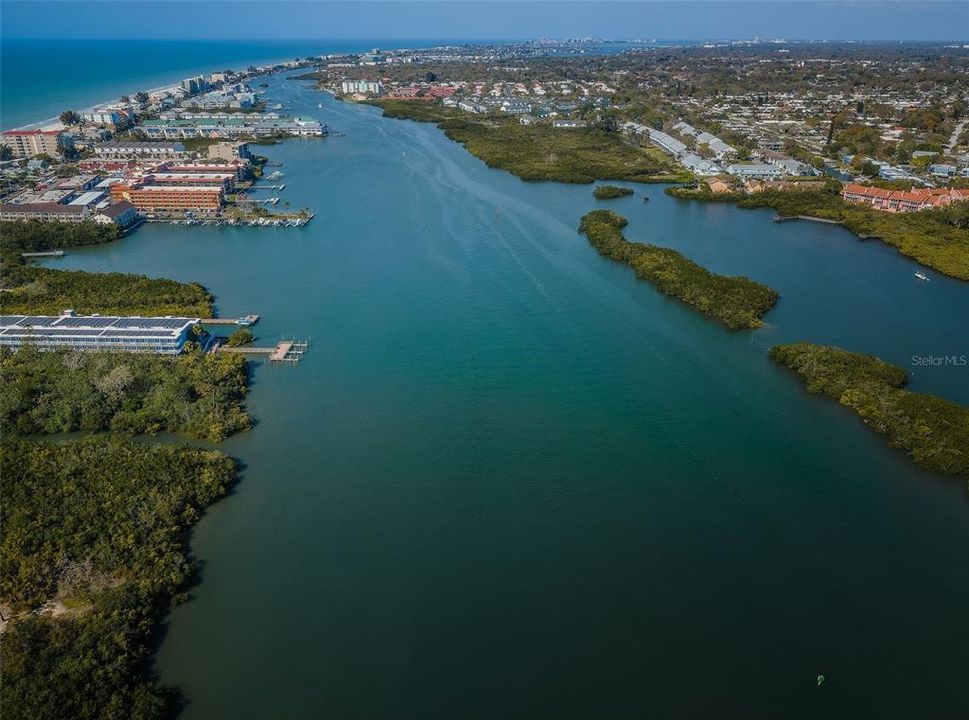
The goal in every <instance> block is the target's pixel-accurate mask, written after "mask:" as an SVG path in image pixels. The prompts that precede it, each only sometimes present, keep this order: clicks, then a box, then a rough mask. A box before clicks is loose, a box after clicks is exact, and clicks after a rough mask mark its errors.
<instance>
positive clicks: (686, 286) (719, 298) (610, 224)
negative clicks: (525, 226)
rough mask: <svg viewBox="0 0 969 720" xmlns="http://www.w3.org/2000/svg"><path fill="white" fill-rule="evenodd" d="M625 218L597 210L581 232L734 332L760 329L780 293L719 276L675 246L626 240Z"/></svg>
mask: <svg viewBox="0 0 969 720" xmlns="http://www.w3.org/2000/svg"><path fill="white" fill-rule="evenodd" d="M626 224H627V221H626V218H624V217H622V216H621V215H617V214H616V213H614V212H613V211H612V210H593V211H592V212H590V213H587V214H586V215H585V216H583V218H582V221H581V223H580V225H579V231H580V232H582V233H583V234H585V236H586V237H587V238H588V239H589V242H590V243H591V244H592V246H593V247H595V249H596V250H597V251H598V252H599V254H600V255H605V256H606V257H608V258H611V259H613V260H617V261H619V262H624V263H626V264H628V265H630V266H632V268H633V269H634V270H635V271H636V276H637V277H640V278H643V279H644V280H649V281H650V282H651V283H652V284H653V285H655V286H656V288H657V289H658V290H659V291H660V292H662V293H664V294H665V295H669V296H671V297H675V298H677V299H679V300H682V301H683V302H685V303H687V304H688V305H691V306H693V307H694V308H696V309H697V310H699V311H700V312H702V313H703V314H704V315H707V316H709V317H712V318H714V319H716V320H719V321H720V322H721V323H723V324H724V325H726V326H727V327H728V328H730V329H731V330H745V329H752V328H758V327H761V326H762V325H763V321H762V320H761V317H762V316H763V315H764V314H765V313H766V312H767V311H768V310H770V309H771V308H772V307H774V305H775V304H776V303H777V299H778V294H777V292H776V291H774V290H772V289H771V288H769V287H767V286H766V285H762V284H761V283H758V282H755V281H753V280H750V279H748V278H745V277H730V276H725V275H717V274H716V273H712V272H710V271H709V270H707V269H706V268H703V267H701V266H700V265H697V264H696V263H695V262H693V261H691V260H689V259H687V258H686V257H684V256H683V255H682V254H680V253H678V252H677V251H676V250H673V249H671V248H664V247H659V246H657V245H649V244H645V243H634V242H630V241H629V240H627V239H626V238H625V237H624V236H623V233H622V228H624V227H625V226H626Z"/></svg>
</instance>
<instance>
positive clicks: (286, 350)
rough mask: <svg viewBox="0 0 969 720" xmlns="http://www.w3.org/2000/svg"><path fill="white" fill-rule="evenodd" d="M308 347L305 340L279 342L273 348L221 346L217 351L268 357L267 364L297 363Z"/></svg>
mask: <svg viewBox="0 0 969 720" xmlns="http://www.w3.org/2000/svg"><path fill="white" fill-rule="evenodd" d="M309 345H310V344H309V342H308V341H305V340H280V341H279V342H278V343H276V345H275V347H247V346H245V345H243V346H242V347H227V346H225V345H223V346H222V347H220V348H219V350H220V351H221V352H229V353H238V354H240V355H268V356H269V362H290V363H298V362H299V361H300V360H301V359H302V357H303V353H305V352H306V349H307V348H308V347H309Z"/></svg>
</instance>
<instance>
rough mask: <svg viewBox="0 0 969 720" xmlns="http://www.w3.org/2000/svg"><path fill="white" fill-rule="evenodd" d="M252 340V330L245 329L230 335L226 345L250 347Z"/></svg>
mask: <svg viewBox="0 0 969 720" xmlns="http://www.w3.org/2000/svg"><path fill="white" fill-rule="evenodd" d="M252 340H253V335H252V330H250V329H249V328H244V327H243V328H239V329H238V330H235V331H234V332H233V333H232V334H231V335H229V337H228V339H227V340H226V341H225V344H226V345H228V346H229V347H241V346H242V345H248V344H249V343H251V342H252Z"/></svg>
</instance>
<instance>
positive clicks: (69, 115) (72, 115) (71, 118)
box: [58, 110, 81, 125]
mask: <svg viewBox="0 0 969 720" xmlns="http://www.w3.org/2000/svg"><path fill="white" fill-rule="evenodd" d="M58 118H59V119H60V121H61V122H62V123H64V124H65V125H80V124H81V116H80V115H78V114H77V113H76V112H75V111H74V110H65V111H64V112H62V113H61V114H60V115H59V116H58Z"/></svg>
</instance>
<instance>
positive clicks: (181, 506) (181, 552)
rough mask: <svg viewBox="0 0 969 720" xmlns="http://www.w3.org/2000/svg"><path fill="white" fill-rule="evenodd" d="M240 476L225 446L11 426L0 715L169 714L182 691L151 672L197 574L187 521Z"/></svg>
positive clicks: (0, 480) (1, 472)
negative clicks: (21, 430) (51, 433)
mask: <svg viewBox="0 0 969 720" xmlns="http://www.w3.org/2000/svg"><path fill="white" fill-rule="evenodd" d="M235 476H236V465H235V462H234V461H233V460H232V459H231V458H229V457H227V456H226V455H224V454H222V453H220V452H214V451H204V450H199V449H196V448H189V447H178V446H174V445H167V444H144V443H134V442H131V441H122V440H118V439H108V438H104V437H91V438H87V439H84V440H82V441H79V442H63V443H48V442H35V441H27V440H17V439H11V438H9V437H5V439H4V441H3V444H2V446H0V490H2V495H3V502H4V532H3V537H2V541H0V553H2V562H3V575H2V578H0V598H2V600H3V603H4V606H5V613H4V615H5V619H6V620H7V621H8V622H7V626H6V628H5V631H4V635H3V642H2V643H0V667H2V680H3V681H2V683H0V704H2V706H3V709H4V716H5V717H6V716H9V717H11V718H37V719H47V718H50V719H53V718H66V717H69V718H77V719H78V720H156V719H157V720H160V719H161V718H164V717H169V716H170V715H171V711H172V710H173V708H174V707H175V705H176V703H177V700H178V696H177V693H176V692H175V691H173V690H171V689H167V688H163V687H160V686H159V685H158V683H157V681H156V680H155V679H154V677H153V676H152V673H151V671H150V668H151V655H152V651H153V650H152V643H153V636H154V632H155V628H156V626H157V623H158V620H159V618H160V616H161V615H162V614H163V613H164V612H165V609H166V608H167V607H169V606H170V605H171V604H172V602H177V601H178V600H180V599H182V596H180V595H179V593H180V592H182V591H183V589H184V587H185V586H186V584H187V583H188V581H189V580H190V578H191V576H192V572H193V568H192V563H191V562H190V560H189V559H188V557H187V555H186V547H185V544H186V534H185V530H186V529H187V528H188V527H189V526H191V525H192V524H193V523H194V522H196V521H197V520H198V518H199V517H200V515H201V513H202V512H203V510H204V509H205V507H206V506H208V505H209V504H211V503H212V502H214V501H215V500H216V499H218V498H219V497H221V496H222V495H224V494H225V492H226V490H227V489H228V488H229V486H230V485H231V484H232V483H233V482H234V480H235ZM11 612H12V613H13V618H11V617H10V615H9V613H11Z"/></svg>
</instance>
